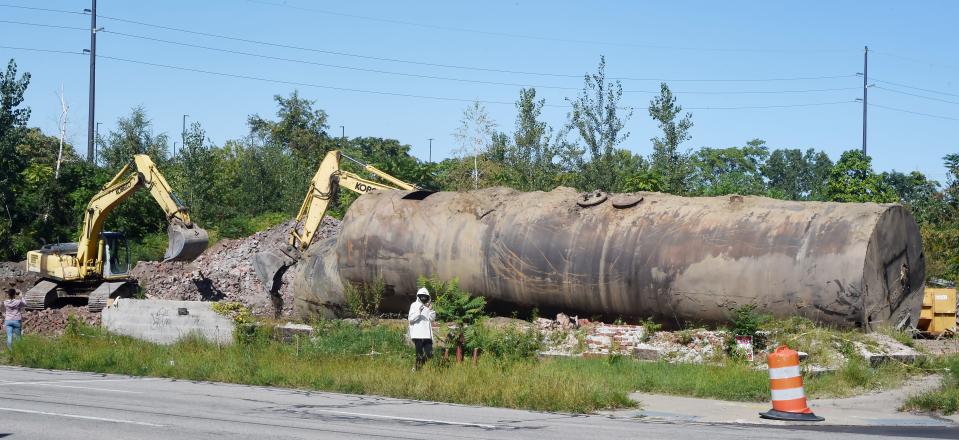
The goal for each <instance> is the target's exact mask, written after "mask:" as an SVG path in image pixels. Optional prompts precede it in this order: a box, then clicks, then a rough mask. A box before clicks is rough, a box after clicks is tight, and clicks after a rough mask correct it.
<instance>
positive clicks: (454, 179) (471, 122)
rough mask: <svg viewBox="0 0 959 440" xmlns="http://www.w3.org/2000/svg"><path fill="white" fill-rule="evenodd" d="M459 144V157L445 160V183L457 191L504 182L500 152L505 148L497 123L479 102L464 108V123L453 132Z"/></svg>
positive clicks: (462, 119) (442, 168) (441, 167)
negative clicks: (499, 157)
mask: <svg viewBox="0 0 959 440" xmlns="http://www.w3.org/2000/svg"><path fill="white" fill-rule="evenodd" d="M453 136H454V137H455V138H456V141H457V142H458V143H459V151H458V152H457V157H456V158H453V159H450V160H446V161H443V162H444V163H442V164H441V166H440V169H441V170H442V173H441V176H442V180H443V183H444V184H445V185H446V187H447V188H450V189H454V190H456V191H463V190H467V189H478V188H486V187H489V186H493V185H496V184H500V183H501V180H500V177H502V174H503V170H502V167H503V162H502V161H501V160H496V155H497V153H499V152H502V151H503V150H504V149H505V147H504V146H503V145H497V144H496V142H500V143H502V142H504V141H505V139H504V137H503V136H498V133H497V132H496V122H495V121H493V119H492V118H491V117H490V116H489V113H488V112H487V111H486V107H484V106H483V105H482V104H480V103H479V102H474V103H472V104H470V105H469V106H467V107H466V109H465V110H463V116H462V117H461V118H460V125H459V127H457V129H456V131H455V132H454V133H453Z"/></svg>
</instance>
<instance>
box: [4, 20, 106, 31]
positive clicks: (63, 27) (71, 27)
mask: <svg viewBox="0 0 959 440" xmlns="http://www.w3.org/2000/svg"><path fill="white" fill-rule="evenodd" d="M0 23H7V24H17V25H22V26H35V27H45V28H54V29H70V30H74V31H87V32H89V31H90V29H87V28H85V27H78V26H60V25H55V24H43V23H27V22H25V21H12V20H0Z"/></svg>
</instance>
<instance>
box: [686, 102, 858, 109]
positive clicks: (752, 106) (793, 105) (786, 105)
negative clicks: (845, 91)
mask: <svg viewBox="0 0 959 440" xmlns="http://www.w3.org/2000/svg"><path fill="white" fill-rule="evenodd" d="M852 102H856V100H854V99H847V100H845V101H832V102H810V103H805V104H781V105H747V106H742V107H683V110H755V109H772V108H793V107H819V106H824V105H836V104H849V103H852Z"/></svg>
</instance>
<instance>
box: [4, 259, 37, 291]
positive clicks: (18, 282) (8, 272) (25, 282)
mask: <svg viewBox="0 0 959 440" xmlns="http://www.w3.org/2000/svg"><path fill="white" fill-rule="evenodd" d="M39 279H40V278H39V277H38V276H37V274H35V273H30V272H27V264H26V262H25V261H21V262H14V261H3V262H0V289H3V290H4V291H5V290H6V289H9V288H11V287H13V288H14V289H17V290H19V291H21V292H25V291H27V290H28V289H30V288H31V287H33V285H34V284H36V283H37V281H38V280H39Z"/></svg>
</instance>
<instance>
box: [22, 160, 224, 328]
mask: <svg viewBox="0 0 959 440" xmlns="http://www.w3.org/2000/svg"><path fill="white" fill-rule="evenodd" d="M140 188H146V189H147V190H149V191H150V195H152V196H153V198H154V199H155V200H156V201H157V203H158V204H159V205H160V207H161V208H163V212H164V213H166V217H167V220H168V221H169V222H170V225H169V227H168V228H167V234H168V235H169V243H168V246H167V250H166V253H165V255H164V257H163V261H192V260H193V259H195V258H196V257H198V256H199V255H200V254H201V253H203V251H204V250H205V249H206V246H207V242H208V241H209V236H208V235H207V232H206V231H205V230H204V229H202V228H200V227H199V226H197V225H195V224H193V222H192V221H191V220H190V214H189V210H188V208H187V207H186V206H184V205H183V203H181V202H180V201H179V199H177V198H176V195H174V194H173V189H172V188H170V185H169V184H168V183H167V181H166V179H165V178H163V175H162V174H160V171H159V170H158V169H157V167H156V165H155V164H154V163H153V161H152V160H151V159H150V157H149V156H147V155H145V154H137V155H135V156H133V160H131V161H130V163H128V164H127V165H125V166H124V167H123V169H121V170H120V172H118V173H117V174H116V176H114V177H113V179H111V180H110V181H109V182H107V184H106V185H104V186H103V188H102V189H101V190H100V192H98V193H97V194H96V195H94V196H93V198H92V199H91V200H90V202H89V203H88V204H87V207H86V210H85V212H84V215H83V225H82V229H81V231H80V239H79V240H78V241H77V242H76V243H59V244H53V245H46V246H44V247H43V248H41V249H39V250H35V251H30V252H27V270H28V271H30V272H34V273H36V274H39V275H40V279H41V280H40V282H38V283H37V284H36V285H35V286H33V288H31V289H30V290H29V291H27V293H26V294H25V295H24V300H25V301H26V303H27V308H28V309H43V308H46V307H50V306H53V305H55V304H56V303H57V302H59V301H62V300H71V299H77V300H80V299H86V300H87V303H88V305H89V306H90V310H92V311H99V310H101V309H103V307H104V306H106V305H107V302H108V301H109V300H110V299H111V298H115V297H117V296H121V295H127V294H130V293H131V292H130V290H131V287H132V285H133V284H134V282H133V280H132V279H131V278H130V276H129V275H128V272H129V270H130V252H129V248H128V247H127V242H126V238H125V237H124V236H123V234H122V233H119V232H106V231H103V225H104V223H105V222H106V219H107V216H108V215H109V214H110V212H111V211H113V209H114V208H116V207H117V206H118V205H119V204H120V203H122V202H123V201H124V200H126V199H127V198H128V197H130V196H131V195H133V193H134V192H135V191H137V190H138V189H140Z"/></svg>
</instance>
